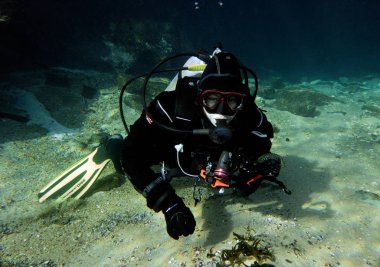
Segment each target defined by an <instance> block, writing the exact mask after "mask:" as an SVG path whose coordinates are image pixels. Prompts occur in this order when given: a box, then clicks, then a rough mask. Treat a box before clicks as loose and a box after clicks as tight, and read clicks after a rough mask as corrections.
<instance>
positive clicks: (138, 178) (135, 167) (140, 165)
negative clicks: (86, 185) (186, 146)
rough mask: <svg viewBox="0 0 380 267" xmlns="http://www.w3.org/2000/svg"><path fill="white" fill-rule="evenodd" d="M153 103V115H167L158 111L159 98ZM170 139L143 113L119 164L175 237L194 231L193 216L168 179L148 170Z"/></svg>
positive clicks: (125, 146)
mask: <svg viewBox="0 0 380 267" xmlns="http://www.w3.org/2000/svg"><path fill="white" fill-rule="evenodd" d="M152 103H153V104H152V105H151V108H150V110H149V111H150V113H151V114H152V115H153V116H156V117H155V118H159V117H160V116H161V119H163V118H162V116H167V114H162V112H160V109H161V107H160V105H158V104H157V103H158V101H154V102H152ZM170 138H171V137H170V135H168V132H167V130H164V129H162V128H160V127H159V126H157V125H156V124H155V123H154V122H152V120H150V118H148V117H147V116H146V114H145V113H144V112H143V114H142V115H141V116H140V118H139V119H138V120H137V121H136V122H135V123H134V125H132V127H131V131H130V133H129V135H128V136H127V138H126V139H125V141H124V146H123V149H122V165H123V169H124V171H125V172H126V173H127V174H128V177H129V179H130V181H131V183H132V184H133V186H134V187H135V188H136V190H137V191H138V192H140V193H141V194H142V195H143V196H144V197H145V198H146V200H147V206H148V207H149V208H151V209H153V210H154V211H156V212H159V211H162V212H163V213H164V215H165V220H166V225H167V232H168V234H169V235H170V236H171V237H172V238H174V239H178V238H179V236H181V235H184V236H187V235H189V234H192V233H193V232H194V229H195V224H196V223H195V219H194V216H193V214H192V213H191V211H190V209H189V208H188V207H186V206H185V204H184V203H183V201H182V199H181V198H180V197H178V196H177V194H176V193H175V191H174V189H173V187H172V186H171V185H170V184H169V182H168V181H166V180H165V179H164V177H162V176H161V175H157V174H156V173H154V172H153V171H152V170H151V169H150V167H151V166H152V165H154V164H157V163H159V162H160V161H162V160H163V159H164V158H165V156H164V154H165V153H166V152H167V150H168V149H169V147H170Z"/></svg>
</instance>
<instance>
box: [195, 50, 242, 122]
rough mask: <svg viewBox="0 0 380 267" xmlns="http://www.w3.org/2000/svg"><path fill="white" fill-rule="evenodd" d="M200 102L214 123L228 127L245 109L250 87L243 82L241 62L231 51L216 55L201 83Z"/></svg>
mask: <svg viewBox="0 0 380 267" xmlns="http://www.w3.org/2000/svg"><path fill="white" fill-rule="evenodd" d="M198 88H199V98H198V99H199V100H198V101H199V104H200V107H201V108H202V111H203V113H204V114H205V116H206V117H207V119H208V120H209V121H210V122H211V123H212V125H213V126H215V127H217V126H225V125H227V124H228V123H229V122H230V121H231V120H232V119H233V118H234V117H235V115H236V113H237V112H238V111H239V110H241V109H242V108H243V104H244V103H243V102H244V98H245V95H246V94H247V92H248V89H247V86H246V85H244V84H243V82H242V76H241V72H240V64H239V62H238V60H237V58H236V57H235V56H234V55H232V54H231V53H226V52H220V53H218V54H215V55H214V56H213V57H212V58H211V59H210V61H209V62H208V63H207V66H206V68H205V70H204V71H203V74H202V76H201V78H200V80H199V83H198Z"/></svg>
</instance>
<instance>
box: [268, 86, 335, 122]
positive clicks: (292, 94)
mask: <svg viewBox="0 0 380 267" xmlns="http://www.w3.org/2000/svg"><path fill="white" fill-rule="evenodd" d="M332 101H336V100H335V99H334V98H332V97H329V96H327V95H325V94H322V93H320V92H317V91H315V90H312V89H310V88H307V87H296V86H291V87H286V88H284V89H283V90H279V91H278V92H277V96H276V100H275V101H274V103H273V106H274V107H275V108H277V109H279V110H285V111H289V112H290V113H293V114H295V115H299V116H303V117H316V116H318V115H319V114H320V112H319V111H318V110H317V108H318V107H320V106H324V105H327V104H329V103H330V102H332Z"/></svg>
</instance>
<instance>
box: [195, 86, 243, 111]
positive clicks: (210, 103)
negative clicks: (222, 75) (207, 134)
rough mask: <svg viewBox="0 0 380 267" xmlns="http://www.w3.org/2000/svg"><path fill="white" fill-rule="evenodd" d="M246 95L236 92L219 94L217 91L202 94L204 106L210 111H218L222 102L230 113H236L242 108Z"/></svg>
mask: <svg viewBox="0 0 380 267" xmlns="http://www.w3.org/2000/svg"><path fill="white" fill-rule="evenodd" d="M243 97H244V95H242V94H239V93H235V92H226V93H224V92H219V91H216V90H212V91H211V90H210V91H205V92H204V93H203V94H202V104H203V106H204V107H205V108H207V109H209V110H214V109H216V108H217V107H218V106H219V104H220V103H221V102H223V103H224V105H225V106H226V107H228V109H229V110H230V111H236V110H237V109H239V108H241V106H242V103H243Z"/></svg>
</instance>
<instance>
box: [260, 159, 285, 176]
mask: <svg viewBox="0 0 380 267" xmlns="http://www.w3.org/2000/svg"><path fill="white" fill-rule="evenodd" d="M259 168H260V170H261V171H260V173H261V174H262V175H264V176H267V177H277V176H278V175H279V174H280V170H281V161H280V159H275V158H270V159H265V160H264V161H262V162H260V163H259Z"/></svg>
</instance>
